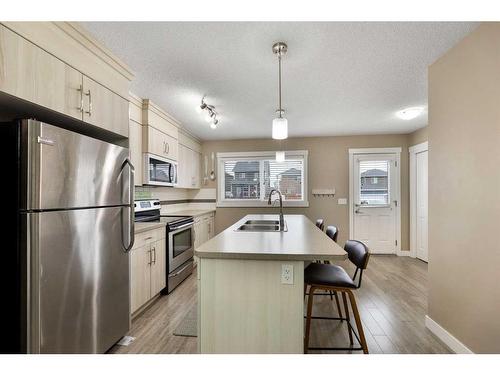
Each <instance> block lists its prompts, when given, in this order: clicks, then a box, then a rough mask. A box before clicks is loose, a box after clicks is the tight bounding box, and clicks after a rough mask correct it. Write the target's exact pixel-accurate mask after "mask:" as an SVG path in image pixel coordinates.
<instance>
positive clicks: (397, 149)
mask: <svg viewBox="0 0 500 375" xmlns="http://www.w3.org/2000/svg"><path fill="white" fill-rule="evenodd" d="M401 150H402V148H401V147H381V148H350V149H349V155H352V154H398V153H399V154H400V153H401Z"/></svg>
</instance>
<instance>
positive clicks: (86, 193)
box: [0, 120, 134, 353]
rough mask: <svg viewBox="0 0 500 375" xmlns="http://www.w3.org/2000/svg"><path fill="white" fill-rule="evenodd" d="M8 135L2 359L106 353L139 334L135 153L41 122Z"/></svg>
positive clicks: (1, 128)
mask: <svg viewBox="0 0 500 375" xmlns="http://www.w3.org/2000/svg"><path fill="white" fill-rule="evenodd" d="M0 135H1V136H2V142H3V144H4V147H3V148H2V150H1V151H0V155H1V156H2V158H1V160H2V163H3V165H4V166H5V168H4V171H6V172H7V175H4V178H6V180H5V181H4V185H7V186H8V191H9V196H7V197H5V199H9V201H8V202H5V204H4V216H5V214H7V216H8V218H9V219H10V220H9V223H8V224H6V225H5V226H4V229H6V230H7V232H6V233H7V236H8V240H7V241H6V242H5V243H4V245H5V248H4V250H3V252H4V262H3V263H4V264H3V266H2V269H3V270H4V272H3V273H2V272H0V275H1V276H0V277H1V279H2V280H1V281H2V282H3V283H5V282H7V283H8V287H7V286H6V285H2V286H0V298H2V299H3V302H4V303H5V304H3V305H4V306H2V309H1V310H5V308H6V307H7V306H9V308H10V309H9V310H7V311H3V312H2V313H1V314H2V318H3V319H2V323H3V324H4V325H7V326H8V327H7V337H5V336H4V337H3V338H2V339H1V341H3V343H1V344H0V351H2V352H21V353H22V352H26V353H103V352H105V351H106V350H108V349H109V348H110V347H111V346H112V345H113V344H114V343H115V342H117V341H118V340H119V339H120V338H121V337H122V336H123V335H125V334H126V333H127V331H128V330H129V328H130V276H129V275H130V271H129V253H128V252H129V250H130V248H131V247H132V245H133V241H134V227H133V223H134V219H133V214H134V212H133V186H134V183H133V174H134V172H133V166H132V164H131V163H130V161H129V159H128V155H129V152H128V149H127V148H124V147H120V146H117V145H115V144H111V143H107V142H103V141H101V140H97V139H94V138H91V137H87V136H84V135H81V134H78V133H75V132H72V131H69V130H65V129H62V128H59V127H55V126H52V125H49V124H45V123H42V122H38V121H34V120H23V121H19V122H15V123H9V124H0ZM6 252H7V255H6V256H5V253H6ZM0 264H1V263H0ZM7 264H8V265H10V267H6V265H7ZM2 295H3V297H2ZM9 339H10V340H9ZM6 340H9V341H6Z"/></svg>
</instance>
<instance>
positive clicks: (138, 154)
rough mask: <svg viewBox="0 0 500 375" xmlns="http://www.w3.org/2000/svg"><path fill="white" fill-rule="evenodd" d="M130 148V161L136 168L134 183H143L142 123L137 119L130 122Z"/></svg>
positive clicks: (138, 184) (137, 184)
mask: <svg viewBox="0 0 500 375" xmlns="http://www.w3.org/2000/svg"><path fill="white" fill-rule="evenodd" d="M128 142H129V150H130V161H131V162H132V164H133V165H134V168H135V177H134V185H135V186H141V185H142V164H143V158H142V125H141V124H138V123H137V122H135V121H132V120H130V122H129V138H128Z"/></svg>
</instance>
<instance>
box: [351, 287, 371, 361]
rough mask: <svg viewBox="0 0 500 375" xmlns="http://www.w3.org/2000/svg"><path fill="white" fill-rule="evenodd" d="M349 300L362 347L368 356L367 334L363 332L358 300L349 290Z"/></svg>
mask: <svg viewBox="0 0 500 375" xmlns="http://www.w3.org/2000/svg"><path fill="white" fill-rule="evenodd" d="M347 293H349V300H350V301H351V307H352V313H353V314H354V319H355V320H356V327H357V328H358V335H359V339H360V341H361V347H362V348H363V353H365V354H368V345H366V339H365V333H364V331H363V324H362V323H361V318H360V316H359V311H358V306H357V305H356V299H355V298H354V294H353V293H352V291H350V290H348V291H347Z"/></svg>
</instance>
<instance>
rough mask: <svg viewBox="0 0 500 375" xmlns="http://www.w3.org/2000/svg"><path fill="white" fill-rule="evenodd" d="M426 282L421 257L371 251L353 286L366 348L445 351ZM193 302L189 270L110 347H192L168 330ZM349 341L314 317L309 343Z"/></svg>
mask: <svg viewBox="0 0 500 375" xmlns="http://www.w3.org/2000/svg"><path fill="white" fill-rule="evenodd" d="M339 265H341V266H343V267H344V268H346V270H347V271H348V272H349V273H350V274H351V275H352V272H353V271H354V269H353V267H352V265H351V264H349V263H348V262H347V261H346V262H345V263H343V264H340V263H339ZM426 283H427V264H426V263H424V262H422V261H420V260H417V259H412V258H408V257H397V256H376V255H372V256H371V257H370V262H369V264H368V268H367V270H366V271H365V273H364V275H363V284H362V286H361V289H359V290H357V291H355V295H356V299H357V301H358V308H359V311H360V314H361V319H362V321H363V327H364V330H365V336H366V340H367V343H368V348H369V350H370V353H372V354H376V353H414V354H419V353H450V351H449V349H448V348H447V347H446V346H445V345H444V344H442V343H441V342H440V341H439V340H438V339H437V338H436V337H435V336H434V335H433V334H432V333H430V331H429V330H427V329H426V328H425V314H426V310H427V286H426ZM314 301H315V302H314V308H313V314H314V315H332V314H334V316H337V314H338V313H337V310H336V306H335V300H334V301H331V300H330V297H329V296H316V297H314ZM195 304H196V277H195V275H191V276H190V277H189V278H188V279H187V280H186V281H185V282H184V283H183V284H182V285H180V286H179V287H178V288H177V289H176V290H175V291H174V292H173V293H172V294H170V295H169V296H162V297H160V298H159V299H158V300H157V301H156V302H155V303H154V304H153V305H152V306H151V307H150V308H149V309H148V310H146V311H145V312H144V313H143V314H142V315H140V316H139V317H137V318H136V319H135V320H134V321H133V322H132V329H131V331H130V332H129V335H130V336H134V337H135V338H136V340H135V341H134V342H133V343H132V344H131V345H130V346H128V347H125V346H117V345H115V346H114V347H113V348H112V349H111V350H110V351H109V352H110V353H196V349H197V339H196V338H193V337H180V336H174V335H173V334H172V332H173V330H174V329H175V328H176V327H177V325H178V324H179V322H180V321H181V320H182V318H183V317H184V315H185V314H187V313H188V312H189V310H190V309H191V308H192V306H194V305H195ZM351 315H352V314H351ZM348 343H349V337H348V334H347V328H346V323H341V322H336V321H320V320H313V322H312V324H311V342H310V345H311V346H346V345H348ZM311 353H321V352H318V351H311ZM325 353H329V354H335V353H341V352H338V351H337V352H325ZM344 353H346V352H344ZM354 353H361V352H354Z"/></svg>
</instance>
